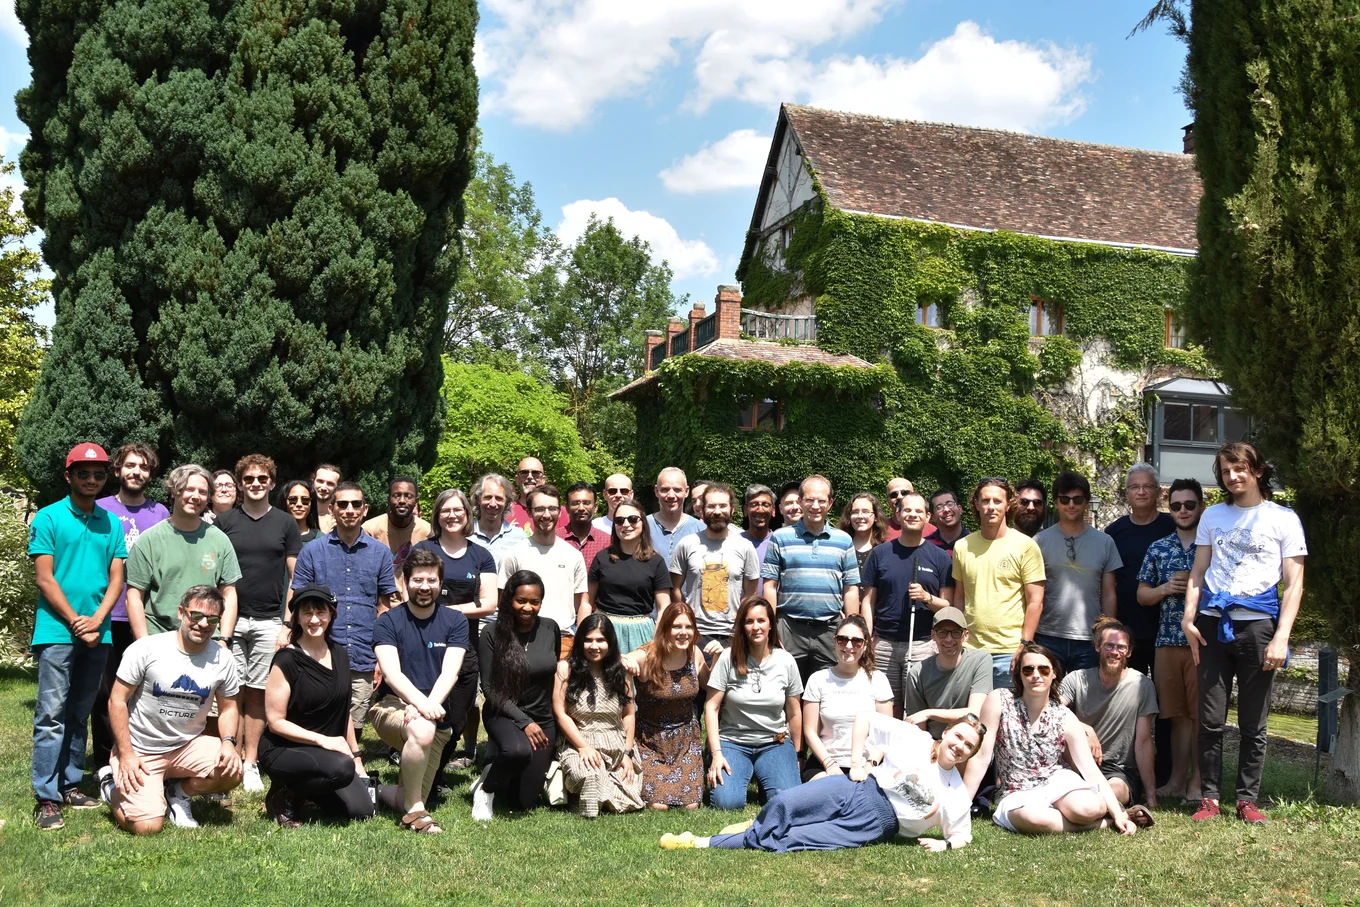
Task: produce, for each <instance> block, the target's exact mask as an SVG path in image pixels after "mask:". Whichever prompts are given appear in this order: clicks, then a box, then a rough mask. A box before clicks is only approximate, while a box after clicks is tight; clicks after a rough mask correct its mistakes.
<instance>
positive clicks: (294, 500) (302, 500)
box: [283, 494, 312, 504]
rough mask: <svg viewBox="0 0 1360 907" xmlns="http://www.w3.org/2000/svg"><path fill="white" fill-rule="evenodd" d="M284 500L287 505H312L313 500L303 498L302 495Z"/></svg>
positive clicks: (291, 496) (293, 495) (292, 495)
mask: <svg viewBox="0 0 1360 907" xmlns="http://www.w3.org/2000/svg"><path fill="white" fill-rule="evenodd" d="M283 500H284V503H285V504H310V503H312V499H311V498H310V497H303V496H302V495H299V494H290V495H289V496H288V497H286V498H284V499H283Z"/></svg>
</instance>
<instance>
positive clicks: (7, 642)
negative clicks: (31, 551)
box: [0, 496, 38, 664]
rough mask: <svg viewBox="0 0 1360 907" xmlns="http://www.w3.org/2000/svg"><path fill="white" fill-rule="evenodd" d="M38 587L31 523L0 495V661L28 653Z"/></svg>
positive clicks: (15, 660)
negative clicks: (32, 557)
mask: <svg viewBox="0 0 1360 907" xmlns="http://www.w3.org/2000/svg"><path fill="white" fill-rule="evenodd" d="M37 604H38V587H37V586H36V585H34V583H33V565H32V564H31V563H30V562H29V559H28V525H27V524H26V523H25V522H24V520H23V517H22V515H21V514H20V512H19V510H18V508H17V507H15V506H14V501H13V500H12V499H10V498H9V497H4V496H0V664H12V663H15V662H19V661H23V660H25V659H26V658H27V657H28V644H29V641H30V640H32V639H33V615H34V610H35V609H36V608H37Z"/></svg>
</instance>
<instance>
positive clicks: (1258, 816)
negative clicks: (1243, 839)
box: [1237, 800, 1270, 825]
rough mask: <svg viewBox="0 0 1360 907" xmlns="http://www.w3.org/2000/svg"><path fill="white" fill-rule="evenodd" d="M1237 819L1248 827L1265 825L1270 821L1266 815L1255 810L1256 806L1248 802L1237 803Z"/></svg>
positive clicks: (1240, 801)
mask: <svg viewBox="0 0 1360 907" xmlns="http://www.w3.org/2000/svg"><path fill="white" fill-rule="evenodd" d="M1237 818H1239V819H1241V820H1242V821H1243V822H1246V823H1248V824H1249V825H1265V824H1266V823H1267V822H1269V821H1270V819H1269V818H1267V817H1266V814H1265V813H1263V812H1261V811H1260V810H1259V809H1257V808H1256V804H1255V803H1253V802H1251V801H1250V800H1238V801H1237Z"/></svg>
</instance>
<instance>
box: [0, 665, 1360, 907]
mask: <svg viewBox="0 0 1360 907" xmlns="http://www.w3.org/2000/svg"><path fill="white" fill-rule="evenodd" d="M33 695H34V684H33V679H32V674H31V673H25V672H20V671H8V672H0V818H3V819H5V820H7V824H6V826H5V828H4V829H3V830H2V831H0V904H2V905H11V904H13V905H20V904H22V905H27V904H98V905H117V904H139V905H157V907H160V905H167V904H194V905H217V904H221V905H233V907H236V905H246V904H291V905H308V907H310V905H315V904H325V905H330V904H355V905H376V904H382V905H395V904H419V905H432V904H445V903H457V904H463V903H476V904H518V903H524V904H568V905H574V904H595V903H600V904H629V905H652V904H657V905H661V904H675V905H685V907H692V905H698V904H717V905H724V907H729V905H737V904H779V905H800V907H801V905H813V904H827V903H849V904H879V903H882V904H899V903H901V904H916V903H920V904H935V903H959V904H983V905H991V904H997V905H1011V904H1014V905H1027V907H1033V905H1045V904H1061V905H1069V904H1073V905H1085V904H1117V905H1128V904H1157V905H1163V904H1230V905H1245V904H1272V905H1273V904H1347V903H1360V811H1357V810H1355V809H1351V808H1341V807H1335V806H1326V805H1322V804H1318V803H1316V802H1314V801H1312V800H1311V799H1310V798H1309V790H1308V786H1309V783H1310V781H1311V769H1312V766H1311V764H1310V765H1307V766H1304V765H1301V764H1300V765H1293V764H1290V763H1287V762H1284V761H1279V760H1272V761H1271V762H1270V763H1269V764H1268V765H1267V771H1266V780H1265V793H1266V795H1267V798H1273V799H1275V800H1277V801H1279V800H1284V801H1288V802H1286V803H1285V805H1283V806H1278V807H1277V808H1275V809H1274V810H1273V817H1274V819H1275V821H1274V822H1273V823H1272V824H1271V825H1269V826H1267V827H1264V828H1252V827H1249V826H1246V825H1244V824H1242V823H1239V822H1237V821H1236V820H1231V819H1222V820H1220V821H1217V822H1212V823H1207V824H1196V823H1191V822H1190V821H1189V818H1188V814H1189V810H1188V809H1183V808H1178V809H1176V810H1170V811H1168V810H1163V811H1161V812H1160V813H1159V814H1158V823H1157V826H1156V827H1155V828H1153V829H1151V830H1150V831H1147V832H1142V833H1140V834H1138V835H1137V836H1135V837H1134V838H1130V839H1125V838H1120V837H1118V836H1117V835H1115V834H1113V833H1110V832H1100V833H1094V834H1088V835H1082V836H1073V837H1059V838H1048V839H1030V838H1022V837H1019V836H1017V835H1012V834H1008V833H1006V832H1003V831H1001V830H1000V829H998V828H996V827H995V826H994V825H992V824H991V823H990V822H987V823H979V827H977V829H976V832H975V839H974V843H973V845H972V846H970V847H968V848H967V849H965V850H961V851H958V852H954V853H945V854H939V855H931V854H927V853H925V852H923V851H922V850H921V849H919V848H915V847H912V846H909V845H906V844H904V843H895V844H890V845H883V846H878V847H870V848H864V849H861V850H855V851H840V852H835V853H800V854H789V855H784V856H778V855H774V854H764V853H753V852H731V851H681V852H665V851H661V850H659V849H658V848H657V846H656V842H657V838H658V837H659V836H660V835H661V834H662V833H664V832H667V831H681V830H685V829H691V830H694V831H696V832H698V833H701V834H710V833H713V832H715V831H717V830H718V829H719V828H721V827H722V826H723V825H724V824H726V823H728V822H731V821H736V819H737V818H738V816H735V815H733V814H727V813H717V812H714V811H710V810H708V809H701V810H700V811H698V812H697V813H694V814H680V813H674V812H672V813H662V814H643V815H629V816H606V817H603V818H601V819H599V820H596V821H587V820H584V819H580V818H578V817H576V816H573V815H570V814H567V813H563V812H559V811H553V810H548V809H540V810H537V811H535V812H533V813H531V814H529V815H525V816H521V817H515V818H497V819H496V821H494V822H492V823H490V824H489V825H479V824H477V823H474V822H472V821H471V819H470V818H469V807H468V800H467V793H466V791H467V784H468V782H469V781H470V780H471V779H470V776H467V775H464V776H462V783H461V784H460V786H459V788H458V790H457V793H456V795H455V796H454V797H453V798H452V799H451V801H449V802H446V803H445V804H443V805H442V806H440V807H439V809H437V810H436V812H435V815H436V817H437V818H438V819H439V821H440V822H441V823H442V824H443V825H444V827H445V829H447V833H446V834H444V835H442V836H437V837H433V836H432V837H421V836H417V835H414V834H411V833H409V832H404V831H402V830H400V829H399V828H398V827H397V825H396V818H395V817H393V816H390V815H380V816H379V817H378V818H377V819H374V820H372V821H368V822H362V823H355V824H352V825H349V826H342V825H328V824H322V823H313V824H309V825H307V826H306V827H304V828H302V829H297V830H293V831H284V830H281V829H278V828H277V827H275V826H274V825H272V824H271V823H269V822H267V821H266V820H265V819H264V817H263V814H262V809H261V805H262V799H263V798H262V795H250V796H246V795H241V794H237V795H235V796H233V797H232V800H231V803H230V806H229V807H225V808H224V807H221V806H215V805H211V804H202V803H200V804H199V805H197V806H196V814H197V815H198V818H199V820H200V821H201V822H202V823H203V827H202V828H200V829H198V830H181V829H175V828H168V829H167V830H166V831H165V832H164V833H163V834H161V835H160V836H158V837H156V838H150V839H133V838H131V837H130V836H128V835H125V834H123V833H122V832H120V831H119V830H118V829H117V828H116V827H115V826H113V824H112V823H111V822H110V820H109V819H108V817H107V815H106V814H105V813H104V811H103V810H90V811H86V812H79V813H77V812H73V811H68V812H67V820H66V821H67V825H66V828H65V829H64V830H63V831H58V832H45V833H39V832H38V831H37V830H36V829H35V828H34V827H33V824H32V820H31V810H32V799H31V796H32V795H31V792H30V789H29V782H28V773H29V740H30V735H31V728H32V724H31V722H32V700H33ZM371 755H373V756H374V757H375V758H374V759H373V760H371V765H372V766H373V767H374V768H376V769H377V770H378V771H379V772H380V773H381V774H382V775H383V776H384V779H385V780H390V779H392V778H393V777H394V774H395V769H393V768H392V767H391V766H389V765H387V764H386V762H385V761H384V760H382V759H381V758H378V757H379V754H378V753H377V752H376V750H373V751H372V753H371ZM1230 771H1231V766H1230ZM754 812H755V810H754V808H752V809H749V810H747V812H746V814H745V815H746V816H750V815H753V814H754Z"/></svg>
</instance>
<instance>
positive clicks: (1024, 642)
mask: <svg viewBox="0 0 1360 907" xmlns="http://www.w3.org/2000/svg"><path fill="white" fill-rule="evenodd" d="M1020 645H1022V646H1032V645H1034V640H1032V639H1022V640H1020Z"/></svg>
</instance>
